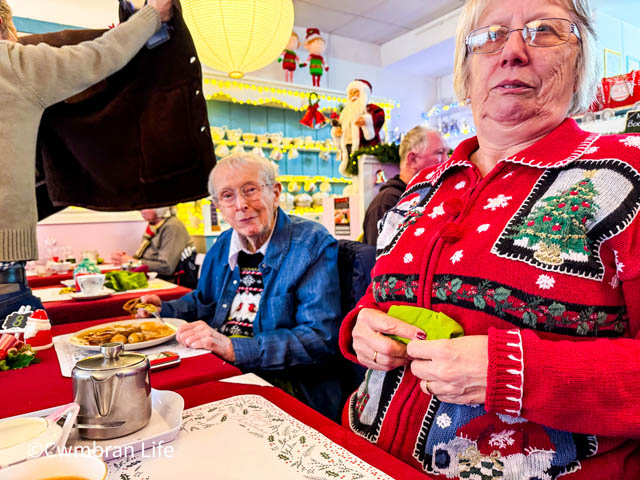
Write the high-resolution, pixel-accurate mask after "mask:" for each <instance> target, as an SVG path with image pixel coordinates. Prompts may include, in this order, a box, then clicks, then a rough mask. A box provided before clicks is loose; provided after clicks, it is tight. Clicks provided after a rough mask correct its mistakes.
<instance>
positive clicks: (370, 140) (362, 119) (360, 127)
mask: <svg viewBox="0 0 640 480" xmlns="http://www.w3.org/2000/svg"><path fill="white" fill-rule="evenodd" d="M370 96H371V84H370V83H369V82H367V81H366V80H362V79H356V80H354V81H353V82H351V83H350V84H349V85H348V86H347V97H348V98H347V103H346V104H345V106H344V108H343V109H342V112H341V113H340V117H339V119H338V124H339V125H338V126H335V127H333V128H332V129H331V137H332V138H333V141H334V144H335V146H336V148H337V149H338V152H339V154H340V155H339V159H340V160H341V162H340V167H339V170H340V173H341V174H342V175H345V176H347V175H348V174H347V173H346V169H347V166H348V165H349V155H351V153H352V152H355V151H356V150H358V149H359V148H361V147H367V146H371V145H378V144H379V143H380V129H381V128H382V126H383V125H384V110H382V108H380V107H379V106H378V105H375V104H373V103H368V102H369V97H370Z"/></svg>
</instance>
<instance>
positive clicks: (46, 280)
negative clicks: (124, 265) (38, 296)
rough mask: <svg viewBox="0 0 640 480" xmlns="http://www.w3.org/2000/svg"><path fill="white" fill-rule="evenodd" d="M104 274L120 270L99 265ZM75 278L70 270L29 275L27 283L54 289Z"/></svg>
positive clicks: (110, 265) (106, 265)
mask: <svg viewBox="0 0 640 480" xmlns="http://www.w3.org/2000/svg"><path fill="white" fill-rule="evenodd" d="M98 268H100V271H101V272H102V273H106V272H111V271H114V270H120V267H119V266H118V265H113V264H104V265H98ZM72 278H73V270H69V271H68V272H67V273H52V274H51V275H44V276H39V275H35V274H34V275H29V274H27V283H28V284H29V286H30V287H31V288H40V287H53V286H55V285H60V282H62V281H63V280H71V279H72Z"/></svg>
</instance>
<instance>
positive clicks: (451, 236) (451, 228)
mask: <svg viewBox="0 0 640 480" xmlns="http://www.w3.org/2000/svg"><path fill="white" fill-rule="evenodd" d="M462 235H463V230H462V226H461V225H458V224H457V223H446V224H445V225H444V227H442V228H441V229H440V237H441V238H442V239H443V240H444V241H445V242H447V243H455V242H457V241H458V240H460V239H461V238H462Z"/></svg>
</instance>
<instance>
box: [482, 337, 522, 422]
mask: <svg viewBox="0 0 640 480" xmlns="http://www.w3.org/2000/svg"><path fill="white" fill-rule="evenodd" d="M523 386H524V355H523V351H522V335H521V334H520V330H518V329H513V330H499V329H497V328H490V329H489V367H488V370H487V393H486V399H485V410H486V411H487V412H493V413H502V414H505V415H510V416H512V417H519V416H520V412H521V411H522V395H523Z"/></svg>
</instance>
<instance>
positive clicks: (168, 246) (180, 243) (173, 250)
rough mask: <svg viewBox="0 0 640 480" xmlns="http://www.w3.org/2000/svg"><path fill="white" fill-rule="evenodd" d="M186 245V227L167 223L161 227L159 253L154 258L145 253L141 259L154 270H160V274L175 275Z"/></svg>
mask: <svg viewBox="0 0 640 480" xmlns="http://www.w3.org/2000/svg"><path fill="white" fill-rule="evenodd" d="M185 247H186V242H185V231H184V227H182V226H181V225H178V224H170V223H167V224H166V225H165V226H164V227H162V229H160V243H159V247H158V255H157V256H156V257H154V258H145V257H144V255H143V256H142V258H141V259H140V260H141V261H142V263H143V264H144V265H147V266H148V267H149V270H151V271H152V272H158V273H159V274H160V275H166V276H169V275H173V272H175V270H176V267H177V266H178V262H179V261H180V254H181V253H182V251H183V250H184V248H185ZM147 250H149V249H147Z"/></svg>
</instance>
